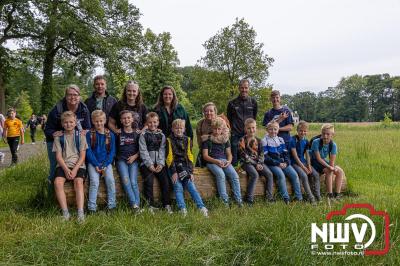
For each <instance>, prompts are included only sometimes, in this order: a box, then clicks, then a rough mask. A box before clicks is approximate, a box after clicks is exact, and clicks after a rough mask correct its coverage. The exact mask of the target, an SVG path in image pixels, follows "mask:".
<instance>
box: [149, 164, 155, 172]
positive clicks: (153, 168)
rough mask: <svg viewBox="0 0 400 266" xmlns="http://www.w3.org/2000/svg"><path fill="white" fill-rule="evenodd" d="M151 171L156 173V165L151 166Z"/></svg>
mask: <svg viewBox="0 0 400 266" xmlns="http://www.w3.org/2000/svg"><path fill="white" fill-rule="evenodd" d="M149 170H150V171H152V172H153V173H156V168H155V167H154V165H153V164H152V165H150V167H149Z"/></svg>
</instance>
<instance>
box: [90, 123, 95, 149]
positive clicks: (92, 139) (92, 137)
mask: <svg viewBox="0 0 400 266" xmlns="http://www.w3.org/2000/svg"><path fill="white" fill-rule="evenodd" d="M94 146H96V130H95V129H94V128H92V129H90V147H91V148H92V149H94Z"/></svg>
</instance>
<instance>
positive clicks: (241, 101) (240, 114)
mask: <svg viewBox="0 0 400 266" xmlns="http://www.w3.org/2000/svg"><path fill="white" fill-rule="evenodd" d="M249 91H250V81H249V80H248V79H242V80H240V82H239V96H238V97H236V98H235V99H233V100H231V101H230V102H229V103H228V109H227V116H228V120H229V123H230V124H231V130H232V135H231V151H232V165H233V166H236V165H237V162H238V143H239V140H240V138H242V137H243V136H244V135H245V130H244V121H246V119H247V118H253V119H254V120H256V118H257V111H258V108H257V101H256V100H255V99H254V98H252V97H250V96H249Z"/></svg>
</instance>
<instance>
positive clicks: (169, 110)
mask: <svg viewBox="0 0 400 266" xmlns="http://www.w3.org/2000/svg"><path fill="white" fill-rule="evenodd" d="M154 110H155V111H156V113H157V114H158V116H159V117H160V126H159V128H160V129H161V130H162V132H163V133H164V134H165V136H166V137H168V136H169V135H170V134H171V125H172V121H174V120H175V119H178V118H179V119H183V120H185V128H186V132H185V134H186V136H188V137H190V138H191V139H193V130H192V125H191V124H190V118H189V115H188V114H187V112H186V110H185V108H184V107H183V106H182V105H181V104H180V103H179V102H178V98H177V97H176V92H175V89H174V88H173V87H171V86H164V87H163V88H162V89H161V91H160V94H159V96H158V100H157V103H156V105H155V106H154Z"/></svg>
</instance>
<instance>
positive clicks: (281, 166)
mask: <svg viewBox="0 0 400 266" xmlns="http://www.w3.org/2000/svg"><path fill="white" fill-rule="evenodd" d="M286 166H287V165H286V163H280V164H279V167H280V168H281V169H285V168H286Z"/></svg>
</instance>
